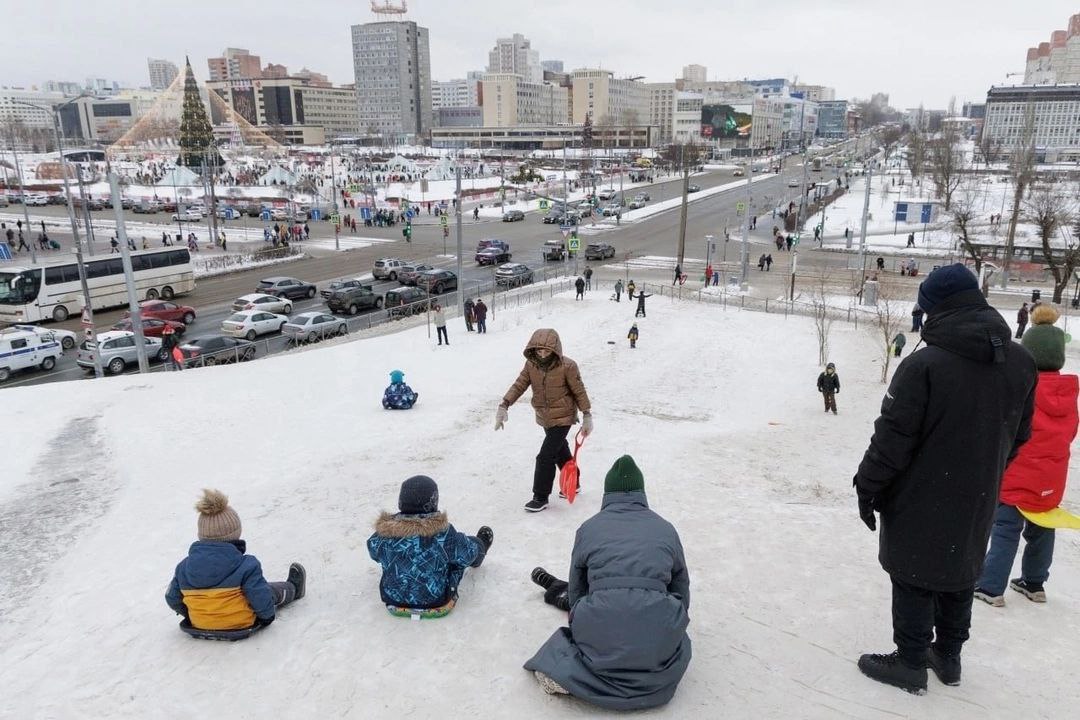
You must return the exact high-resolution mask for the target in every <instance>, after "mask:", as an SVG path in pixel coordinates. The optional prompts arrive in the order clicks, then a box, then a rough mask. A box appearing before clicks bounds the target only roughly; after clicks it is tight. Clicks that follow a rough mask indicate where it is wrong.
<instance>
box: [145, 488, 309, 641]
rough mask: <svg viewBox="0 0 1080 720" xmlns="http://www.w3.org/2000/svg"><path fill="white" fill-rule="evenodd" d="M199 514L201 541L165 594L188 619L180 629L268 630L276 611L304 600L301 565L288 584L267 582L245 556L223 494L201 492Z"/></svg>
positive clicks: (291, 573) (237, 524) (293, 568)
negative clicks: (265, 628)
mask: <svg viewBox="0 0 1080 720" xmlns="http://www.w3.org/2000/svg"><path fill="white" fill-rule="evenodd" d="M195 509H196V510H198V511H199V539H198V541H197V542H194V543H192V544H191V548H190V549H189V550H188V556H187V557H186V558H184V559H183V560H181V561H180V564H179V565H177V566H176V573H175V574H174V575H173V579H172V582H171V583H170V584H169V590H168V592H166V593H165V602H166V603H168V605H169V607H171V608H172V609H173V610H175V611H176V612H177V613H179V614H180V615H183V616H184V622H183V623H182V625H185V626H190V627H191V628H194V629H196V630H208V631H236V630H250V629H254V628H259V627H265V626H267V625H269V624H270V623H272V622H273V621H274V617H275V616H276V613H277V608H279V607H281V606H283V605H288V604H289V603H291V602H292V601H294V600H299V599H300V598H302V597H304V591H305V585H306V580H307V574H306V573H305V572H304V567H303V565H300V564H299V563H293V564H292V565H290V566H289V579H288V580H287V581H285V582H273V583H268V582H266V578H265V577H263V573H262V566H261V565H260V564H259V561H258V560H257V559H256V558H255V557H254V556H252V555H247V554H245V551H246V549H247V548H246V544H245V543H244V541H243V540H241V539H240V533H241V525H240V516H239V515H237V514H236V511H235V510H233V509H232V508H231V507H229V498H227V497H226V496H225V495H224V494H223V493H221V492H219V491H217V490H203V496H202V498H201V499H200V500H199V502H197V503H196V504H195Z"/></svg>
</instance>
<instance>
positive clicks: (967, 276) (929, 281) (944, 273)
mask: <svg viewBox="0 0 1080 720" xmlns="http://www.w3.org/2000/svg"><path fill="white" fill-rule="evenodd" d="M978 289H979V281H978V280H977V279H976V278H975V275H974V274H972V272H971V271H970V270H968V269H967V268H966V267H964V266H963V264H961V263H955V264H953V265H946V266H944V267H940V268H938V269H937V270H934V271H933V272H932V273H930V274H929V275H928V276H927V277H926V279H925V280H923V281H922V284H921V285H919V307H921V308H922V309H923V311H924V312H925V313H926V314H927V315H930V314H932V313H933V312H934V307H935V306H936V305H938V303H940V302H942V301H944V300H946V299H948V298H950V297H952V296H953V295H955V294H957V293H961V292H964V291H965V290H978Z"/></svg>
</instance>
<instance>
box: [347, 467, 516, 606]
mask: <svg viewBox="0 0 1080 720" xmlns="http://www.w3.org/2000/svg"><path fill="white" fill-rule="evenodd" d="M398 510H399V512H398V513H396V514H391V513H387V512H384V513H382V514H381V515H380V516H379V519H378V520H377V521H376V523H375V533H374V534H373V535H372V536H371V537H370V538H368V541H367V547H368V553H369V554H370V555H371V559H372V560H374V561H375V562H377V563H379V564H380V565H381V566H382V570H383V574H382V580H381V581H380V582H379V594H380V596H381V597H382V601H383V602H384V603H386V609H387V610H389V611H390V613H391V614H393V615H404V616H410V615H417V616H420V617H441V616H443V615H446V614H447V613H449V612H450V611H451V610H453V608H454V605H455V604H456V602H457V596H458V584H459V583H460V582H461V577H462V575H464V574H465V568H467V567H474V568H478V567H480V563H482V562H483V561H484V557H485V556H486V555H487V551H488V549H489V548H490V547H491V544H492V542H494V541H495V534H494V533H493V532H492V530H491V528H489V527H488V526H486V525H484V526H482V527H481V528H480V529H479V530H478V531H477V532H476V536H475V537H472V536H469V535H466V534H465V533H461V532H458V531H457V530H455V529H454V526H453V525H451V524H450V521H449V520H447V518H446V513H445V512H440V511H439V486H438V485H436V484H435V481H434V480H432V479H431V478H429V477H427V476H426V475H415V476H413V477H411V478H409V479H408V480H406V481H405V482H403V483H402V484H401V492H400V493H399V495H398Z"/></svg>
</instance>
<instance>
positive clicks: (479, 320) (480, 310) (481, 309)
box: [473, 298, 487, 334]
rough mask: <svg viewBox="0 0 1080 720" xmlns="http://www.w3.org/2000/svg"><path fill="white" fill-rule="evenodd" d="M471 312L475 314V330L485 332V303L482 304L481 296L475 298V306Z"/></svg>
mask: <svg viewBox="0 0 1080 720" xmlns="http://www.w3.org/2000/svg"><path fill="white" fill-rule="evenodd" d="M473 313H474V314H475V315H476V332H477V334H479V333H485V334H486V333H487V305H485V304H484V299H483V298H477V300H476V307H475V308H473Z"/></svg>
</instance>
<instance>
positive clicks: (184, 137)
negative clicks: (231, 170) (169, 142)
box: [176, 58, 221, 173]
mask: <svg viewBox="0 0 1080 720" xmlns="http://www.w3.org/2000/svg"><path fill="white" fill-rule="evenodd" d="M185 61H186V66H185V67H184V104H183V108H182V110H181V116H180V157H179V158H177V160H176V162H177V164H178V165H185V166H187V167H189V168H191V169H192V170H195V171H196V172H200V173H201V172H202V171H203V169H204V167H205V166H207V165H209V166H211V167H220V166H221V155H220V154H219V153H218V151H217V148H216V147H215V146H214V130H213V128H212V127H211V126H210V120H209V118H207V117H206V106H205V105H203V101H202V97H201V96H200V95H199V83H197V82H196V81H195V73H194V72H193V71H192V70H191V61H190V60H187V58H185Z"/></svg>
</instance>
